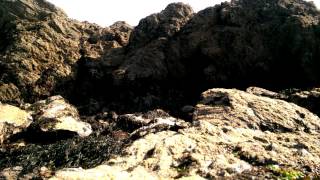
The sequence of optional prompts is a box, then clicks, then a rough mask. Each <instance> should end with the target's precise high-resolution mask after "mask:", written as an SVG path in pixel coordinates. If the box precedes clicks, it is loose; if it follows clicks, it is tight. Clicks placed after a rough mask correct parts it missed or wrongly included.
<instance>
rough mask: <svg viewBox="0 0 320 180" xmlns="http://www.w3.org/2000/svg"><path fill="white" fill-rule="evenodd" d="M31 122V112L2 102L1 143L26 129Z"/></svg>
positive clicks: (0, 107) (0, 111)
mask: <svg viewBox="0 0 320 180" xmlns="http://www.w3.org/2000/svg"><path fill="white" fill-rule="evenodd" d="M31 123H32V116H31V115H30V113H28V112H26V111H24V110H22V109H19V108H18V107H15V106H11V105H7V104H1V103H0V144H2V142H3V141H5V140H6V139H8V138H9V137H10V136H12V135H14V134H17V133H19V132H22V131H23V130H25V129H26V128H27V127H28V126H29V125H30V124H31Z"/></svg>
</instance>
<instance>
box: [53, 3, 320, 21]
mask: <svg viewBox="0 0 320 180" xmlns="http://www.w3.org/2000/svg"><path fill="white" fill-rule="evenodd" d="M48 1H49V2H51V3H53V4H55V5H56V6H58V7H60V8H62V9H63V10H64V11H65V12H66V13H67V14H68V16H69V17H70V18H73V19H77V20H80V21H89V22H93V23H97V24H99V25H101V26H110V25H111V24H113V23H114V22H116V21H126V22H127V23H129V24H130V25H132V26H136V25H137V24H138V23H139V20H140V19H142V18H144V17H146V16H148V15H150V14H152V13H157V12H160V11H161V10H163V9H164V8H165V7H166V6H167V5H168V4H169V3H172V2H176V1H179V2H184V3H187V4H190V5H191V6H192V8H193V10H194V11H196V12H197V11H199V10H202V9H204V8H206V7H209V6H213V5H215V4H217V3H221V2H224V1H226V0H112V1H111V0H110V1H107V0H48ZM228 1H229V0H228ZM314 2H315V3H316V5H317V6H318V7H320V0H314Z"/></svg>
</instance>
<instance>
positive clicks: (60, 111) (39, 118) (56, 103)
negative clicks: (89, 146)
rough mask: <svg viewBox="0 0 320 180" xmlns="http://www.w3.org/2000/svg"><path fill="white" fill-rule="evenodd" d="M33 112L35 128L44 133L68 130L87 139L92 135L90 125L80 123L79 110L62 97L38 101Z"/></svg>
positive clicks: (33, 107) (31, 107) (32, 109)
mask: <svg viewBox="0 0 320 180" xmlns="http://www.w3.org/2000/svg"><path fill="white" fill-rule="evenodd" d="M29 109H30V110H31V111H33V114H34V118H35V123H34V124H33V125H34V126H39V128H40V129H41V130H42V131H44V132H53V131H58V130H66V131H71V132H75V133H77V134H78V135H79V136H82V137H85V136H89V135H90V134H91V133H92V129H91V126H90V124H88V123H85V122H82V121H80V116H79V113H78V111H77V109H76V108H75V107H74V106H72V105H70V104H68V103H67V102H66V101H65V99H63V98H62V97H61V96H53V97H50V98H48V99H46V100H42V101H38V102H36V103H34V104H33V105H32V106H30V108H29Z"/></svg>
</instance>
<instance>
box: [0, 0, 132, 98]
mask: <svg viewBox="0 0 320 180" xmlns="http://www.w3.org/2000/svg"><path fill="white" fill-rule="evenodd" d="M0 17H1V18H0V29H1V31H0V37H1V38H0V39H1V40H0V89H1V90H0V92H1V93H0V101H2V102H10V101H15V102H21V101H22V100H24V101H27V102H34V101H36V100H40V99H43V98H45V97H48V96H51V95H53V94H54V93H63V94H68V93H70V92H68V91H70V90H69V89H68V88H69V86H67V85H68V82H69V81H74V80H75V79H76V76H77V62H78V60H79V59H80V58H81V57H87V58H93V59H96V58H99V57H100V56H101V55H102V54H103V53H105V51H107V50H109V49H112V48H118V47H121V46H122V45H125V44H126V43H127V42H128V39H129V37H130V32H131V27H130V26H129V25H127V24H125V23H117V24H115V25H113V26H111V27H110V28H101V27H99V26H98V25H95V24H90V23H87V22H84V23H80V22H77V21H75V20H71V19H69V18H67V16H66V14H65V13H64V12H63V11H62V10H60V9H59V8H56V7H55V6H54V5H52V4H50V3H48V2H47V1H45V0H18V1H6V0H5V1H1V2H0ZM13 94H14V95H13Z"/></svg>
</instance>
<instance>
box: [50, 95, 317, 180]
mask: <svg viewBox="0 0 320 180" xmlns="http://www.w3.org/2000/svg"><path fill="white" fill-rule="evenodd" d="M202 96H203V99H202V101H200V102H199V104H198V105H197V106H196V107H195V108H196V109H195V112H194V122H193V124H194V125H193V126H191V127H185V128H182V129H179V130H176V131H170V130H163V131H161V132H156V133H152V132H151V133H148V134H147V135H145V136H143V137H142V138H140V139H137V140H135V141H134V142H133V143H132V144H131V145H130V146H128V147H127V148H126V149H125V150H124V154H123V155H119V156H116V157H114V158H112V159H111V160H109V161H107V162H106V163H105V164H106V165H103V166H101V167H98V168H96V169H91V170H86V171H84V170H79V169H64V170H61V171H58V172H57V173H56V176H55V177H56V178H62V179H63V178H65V179H66V178H71V177H79V176H80V175H81V176H83V177H86V176H88V175H90V173H92V172H96V173H99V174H101V175H103V176H106V177H109V176H120V175H121V174H123V173H125V174H127V173H129V174H130V175H131V176H132V177H134V176H138V175H139V174H138V173H137V172H140V171H141V169H143V171H145V172H147V175H149V174H150V173H151V174H156V176H154V177H159V178H158V179H163V178H164V179H166V178H167V179H170V178H174V179H178V178H181V177H199V176H200V177H201V178H219V177H220V178H221V177H229V178H236V177H238V176H241V177H247V178H249V177H251V176H246V174H250V172H252V173H254V172H255V173H254V174H256V175H257V176H256V177H259V178H267V177H269V178H270V177H272V175H273V176H274V177H275V176H282V174H281V175H279V172H280V170H279V171H277V168H279V169H282V170H281V172H297V173H296V174H297V175H296V176H294V177H302V176H306V175H310V176H312V175H316V174H319V173H320V166H319V164H320V151H319V149H320V148H319V144H320V143H319V139H318V137H319V133H320V129H319V121H320V119H319V118H318V117H317V116H315V115H313V114H312V113H310V112H309V111H308V110H306V109H304V108H301V107H298V106H297V105H295V104H293V103H288V102H285V101H282V100H277V99H271V98H267V97H261V96H256V95H253V94H249V93H246V92H243V91H239V90H235V89H211V90H208V91H206V92H204V93H203V94H202ZM302 113H303V114H304V115H303V119H301V118H302V117H301V114H302ZM266 127H270V128H266ZM276 167H277V168H276ZM101 168H102V169H108V171H104V170H102V169H101ZM113 168H114V169H115V171H112V170H109V169H113ZM257 169H259V173H257V172H256V171H257ZM291 169H292V170H291ZM128 170H130V171H128ZM74 171H77V172H74ZM110 171H111V172H113V173H111V175H109V176H107V175H106V174H103V172H110ZM136 173H137V174H136ZM277 173H278V175H276V174H277ZM259 174H260V175H259ZM251 175H252V174H251ZM200 177H199V178H200Z"/></svg>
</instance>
